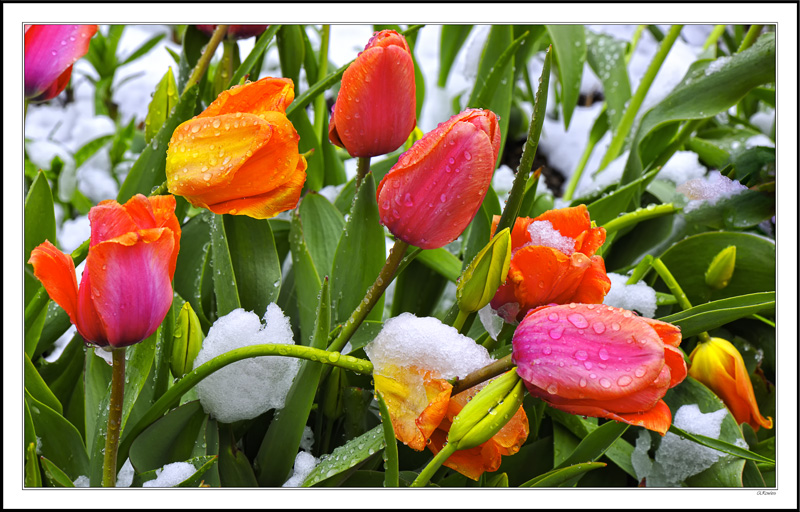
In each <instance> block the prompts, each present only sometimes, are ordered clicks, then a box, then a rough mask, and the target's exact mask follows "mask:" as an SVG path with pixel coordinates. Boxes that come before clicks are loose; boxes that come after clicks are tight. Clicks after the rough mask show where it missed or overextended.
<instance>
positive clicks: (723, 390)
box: [689, 338, 772, 430]
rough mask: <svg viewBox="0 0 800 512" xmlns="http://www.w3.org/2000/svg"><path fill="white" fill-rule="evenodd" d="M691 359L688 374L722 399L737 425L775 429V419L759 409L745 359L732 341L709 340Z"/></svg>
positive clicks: (692, 354) (693, 353)
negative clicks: (744, 424)
mask: <svg viewBox="0 0 800 512" xmlns="http://www.w3.org/2000/svg"><path fill="white" fill-rule="evenodd" d="M689 359H690V360H691V366H690V367H689V375H691V376H692V377H694V378H695V379H697V380H698V381H700V382H702V383H703V384H705V385H706V386H707V387H708V388H709V389H711V391H713V392H714V393H715V394H716V395H717V396H718V397H720V398H721V399H722V401H723V402H725V405H727V406H728V409H730V411H731V413H732V414H733V417H734V418H736V421H737V423H749V424H750V426H751V427H753V430H758V429H759V428H760V427H764V428H772V418H770V417H767V418H765V417H764V416H762V415H761V412H759V410H758V402H756V397H755V394H754V393H753V384H752V382H750V376H749V375H748V374H747V369H746V368H745V365H744V360H743V359H742V355H741V354H740V353H739V351H738V350H736V347H734V346H733V344H732V343H731V342H729V341H728V340H724V339H722V338H711V340H710V341H707V342H704V343H699V344H698V345H697V347H695V349H694V350H693V351H692V353H691V354H690V355H689Z"/></svg>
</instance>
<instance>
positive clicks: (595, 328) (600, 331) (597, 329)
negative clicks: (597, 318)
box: [592, 322, 606, 334]
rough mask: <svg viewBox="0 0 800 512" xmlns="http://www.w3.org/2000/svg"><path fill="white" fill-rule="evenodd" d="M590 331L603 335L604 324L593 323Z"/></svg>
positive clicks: (604, 330)
mask: <svg viewBox="0 0 800 512" xmlns="http://www.w3.org/2000/svg"><path fill="white" fill-rule="evenodd" d="M592 330H593V331H594V332H596V333H597V334H603V333H604V332H606V324H604V323H603V322H594V323H593V324H592Z"/></svg>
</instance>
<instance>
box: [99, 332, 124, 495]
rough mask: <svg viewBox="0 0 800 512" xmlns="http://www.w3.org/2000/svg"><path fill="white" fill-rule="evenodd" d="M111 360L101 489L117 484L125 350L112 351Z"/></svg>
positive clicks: (116, 349)
mask: <svg viewBox="0 0 800 512" xmlns="http://www.w3.org/2000/svg"><path fill="white" fill-rule="evenodd" d="M101 350H102V349H101ZM111 360H112V364H111V398H110V399H109V402H108V407H109V409H108V429H107V431H106V447H105V451H104V452H103V487H114V486H115V485H116V483H117V448H118V447H119V434H120V427H121V426H122V400H123V396H124V394H125V348H115V349H113V350H112V351H111Z"/></svg>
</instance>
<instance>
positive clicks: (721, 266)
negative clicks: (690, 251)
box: [706, 245, 736, 290]
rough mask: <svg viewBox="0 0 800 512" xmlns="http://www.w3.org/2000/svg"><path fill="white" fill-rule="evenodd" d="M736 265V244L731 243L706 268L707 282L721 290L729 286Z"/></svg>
mask: <svg viewBox="0 0 800 512" xmlns="http://www.w3.org/2000/svg"><path fill="white" fill-rule="evenodd" d="M735 266H736V246H735V245H729V246H728V247H726V248H724V249H722V250H721V251H719V253H718V254H717V255H716V256H714V259H713V260H711V264H710V265H708V270H706V284H707V285H708V286H710V287H711V288H715V289H717V290H721V289H723V288H725V287H726V286H728V283H729V282H730V280H731V277H733V269H734V267H735Z"/></svg>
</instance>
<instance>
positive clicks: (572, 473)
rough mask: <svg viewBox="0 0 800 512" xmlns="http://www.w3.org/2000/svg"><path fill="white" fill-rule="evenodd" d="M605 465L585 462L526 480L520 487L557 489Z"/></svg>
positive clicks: (603, 463)
mask: <svg viewBox="0 0 800 512" xmlns="http://www.w3.org/2000/svg"><path fill="white" fill-rule="evenodd" d="M606 465H607V464H606V463H605V462H585V463H583V464H575V465H574V466H569V467H566V468H559V469H554V470H552V471H549V472H547V473H545V474H544V475H540V476H537V477H536V478H533V479H531V480H528V481H527V482H525V483H524V484H521V485H520V487H559V486H561V485H562V484H564V483H567V482H569V481H570V480H572V479H573V478H575V477H578V476H582V475H583V474H585V473H588V472H589V471H592V470H594V469H598V468H604V467H606Z"/></svg>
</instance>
